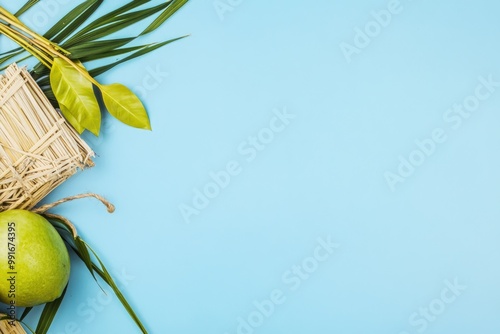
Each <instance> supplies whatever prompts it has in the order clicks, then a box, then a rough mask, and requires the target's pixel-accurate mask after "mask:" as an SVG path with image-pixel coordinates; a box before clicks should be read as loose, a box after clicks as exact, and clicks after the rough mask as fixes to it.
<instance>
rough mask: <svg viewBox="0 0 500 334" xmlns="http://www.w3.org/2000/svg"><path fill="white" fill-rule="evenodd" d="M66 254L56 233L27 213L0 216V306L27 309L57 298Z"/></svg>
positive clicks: (62, 285) (66, 271)
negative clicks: (1, 304)
mask: <svg viewBox="0 0 500 334" xmlns="http://www.w3.org/2000/svg"><path fill="white" fill-rule="evenodd" d="M69 272H70V260H69V254H68V250H67V248H66V245H65V244H64V241H63V240H62V238H61V236H60V235H59V233H58V232H57V230H56V229H55V228H54V227H53V226H52V225H51V224H50V223H49V222H48V221H47V220H46V219H45V218H44V217H42V216H40V215H38V214H36V213H33V212H30V211H27V210H9V211H5V212H0V302H2V303H5V304H8V305H15V306H23V307H30V306H35V305H39V304H44V303H48V302H51V301H53V300H55V299H57V298H58V297H60V296H61V294H62V292H63V291H64V288H65V287H66V285H67V284H68V279H69Z"/></svg>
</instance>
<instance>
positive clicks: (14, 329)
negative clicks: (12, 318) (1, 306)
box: [0, 314, 26, 334]
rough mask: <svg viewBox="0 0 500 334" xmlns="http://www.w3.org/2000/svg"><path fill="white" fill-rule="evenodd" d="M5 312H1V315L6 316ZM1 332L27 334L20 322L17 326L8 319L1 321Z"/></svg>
mask: <svg viewBox="0 0 500 334" xmlns="http://www.w3.org/2000/svg"><path fill="white" fill-rule="evenodd" d="M4 316H5V314H0V317H4ZM0 334H26V331H25V330H24V329H23V328H22V327H21V325H20V324H19V323H16V325H15V326H12V325H10V324H9V322H8V321H7V320H2V321H0Z"/></svg>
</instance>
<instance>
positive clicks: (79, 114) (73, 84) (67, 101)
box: [50, 58, 101, 136]
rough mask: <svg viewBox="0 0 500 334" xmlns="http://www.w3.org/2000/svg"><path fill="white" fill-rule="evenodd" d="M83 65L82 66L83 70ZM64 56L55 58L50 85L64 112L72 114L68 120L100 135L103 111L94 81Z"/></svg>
mask: <svg viewBox="0 0 500 334" xmlns="http://www.w3.org/2000/svg"><path fill="white" fill-rule="evenodd" d="M82 69H83V66H82V67H81V70H82ZM81 70H77V69H76V68H75V67H73V66H72V65H71V64H69V63H68V62H67V61H65V60H64V59H62V58H54V63H53V65H52V69H51V71H50V86H51V88H52V91H53V92H54V95H55V97H56V99H57V101H58V103H59V106H60V107H61V111H62V112H63V114H68V113H69V114H71V116H72V117H70V118H69V119H68V121H69V122H70V123H71V125H73V127H74V128H75V129H76V130H77V131H80V130H81V129H82V128H85V129H87V130H89V131H90V132H92V133H93V134H95V135H96V136H98V135H99V129H100V127H101V111H100V108H99V103H98V102H97V99H96V97H95V94H94V89H93V86H92V82H90V80H89V79H88V78H87V77H86V76H85V75H84V74H83V73H82V71H81Z"/></svg>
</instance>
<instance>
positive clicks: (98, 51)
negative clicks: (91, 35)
mask: <svg viewBox="0 0 500 334" xmlns="http://www.w3.org/2000/svg"><path fill="white" fill-rule="evenodd" d="M133 39H134V38H118V39H112V40H104V41H90V42H83V43H80V44H77V45H75V46H73V47H71V48H69V49H68V51H69V52H71V55H70V57H71V58H72V59H81V58H83V57H87V56H90V55H99V56H101V57H102V58H103V57H105V56H106V54H107V53H108V52H110V51H113V50H114V49H116V48H120V47H122V46H124V45H126V44H128V43H130V42H131V41H132V40H133Z"/></svg>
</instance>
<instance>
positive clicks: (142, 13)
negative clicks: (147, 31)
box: [62, 3, 169, 49]
mask: <svg viewBox="0 0 500 334" xmlns="http://www.w3.org/2000/svg"><path fill="white" fill-rule="evenodd" d="M168 4H169V3H162V4H159V5H157V6H154V7H151V8H147V9H141V10H138V11H135V12H132V13H125V14H122V15H119V16H117V17H115V18H114V21H113V22H111V23H109V24H107V25H105V26H102V27H100V28H97V29H94V30H92V31H89V32H87V33H85V34H83V35H80V36H78V37H76V38H74V39H71V40H68V41H67V42H65V43H63V44H62V46H63V47H65V48H68V49H69V48H70V47H72V46H74V45H76V44H79V43H82V42H85V41H89V40H92V41H93V40H97V39H100V38H103V37H106V36H108V35H110V34H112V33H115V32H117V31H120V30H122V29H124V28H127V27H129V26H130V25H132V24H135V23H137V22H140V21H142V20H144V19H146V18H148V17H151V15H154V14H156V13H158V12H160V11H161V10H163V9H165V8H166V7H167V6H168Z"/></svg>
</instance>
